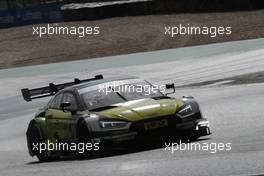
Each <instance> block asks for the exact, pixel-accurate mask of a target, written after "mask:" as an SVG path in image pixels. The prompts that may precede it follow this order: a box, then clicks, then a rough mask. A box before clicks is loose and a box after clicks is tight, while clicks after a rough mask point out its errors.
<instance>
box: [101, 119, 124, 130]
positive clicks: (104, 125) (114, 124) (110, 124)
mask: <svg viewBox="0 0 264 176" xmlns="http://www.w3.org/2000/svg"><path fill="white" fill-rule="evenodd" d="M100 125H101V127H102V128H122V127H125V126H126V125H127V122H123V121H100Z"/></svg>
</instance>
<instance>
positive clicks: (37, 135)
mask: <svg viewBox="0 0 264 176" xmlns="http://www.w3.org/2000/svg"><path fill="white" fill-rule="evenodd" d="M27 137H28V144H29V147H30V149H31V151H32V153H33V154H34V155H36V156H37V158H38V159H39V161H41V162H44V161H50V159H51V158H50V157H48V156H47V151H46V150H45V151H42V152H40V145H41V144H42V143H44V142H45V140H44V138H43V137H42V133H41V129H40V128H39V126H38V125H37V124H35V123H34V124H32V125H30V127H29V130H28V134H27ZM34 145H35V146H36V145H37V146H38V147H37V149H36V148H35V149H34Z"/></svg>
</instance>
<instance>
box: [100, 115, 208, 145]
mask: <svg viewBox="0 0 264 176" xmlns="http://www.w3.org/2000/svg"><path fill="white" fill-rule="evenodd" d="M143 124H144V123H143V122H142V123H138V124H132V125H131V126H130V129H126V130H124V131H119V133H118V134H117V133H108V134H107V135H106V134H105V135H103V136H98V137H97V138H95V140H96V141H98V142H100V143H108V142H122V141H129V140H139V141H146V140H162V139H167V138H170V139H171V138H187V137H194V136H195V138H199V137H202V136H207V135H210V134H211V131H210V123H209V121H208V120H206V119H203V118H201V119H197V120H192V121H186V122H181V123H176V124H174V123H172V124H170V125H169V126H168V127H162V128H159V129H153V130H145V129H144V127H143V126H144V125H143Z"/></svg>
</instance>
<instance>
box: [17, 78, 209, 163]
mask: <svg viewBox="0 0 264 176" xmlns="http://www.w3.org/2000/svg"><path fill="white" fill-rule="evenodd" d="M161 89H162V90H161ZM164 90H165V91H164ZM21 91H22V95H23V98H24V99H25V100H26V101H31V100H33V99H38V98H43V97H48V96H52V98H51V100H50V101H49V102H48V103H47V105H46V106H45V107H43V108H41V109H40V110H39V112H37V113H36V115H35V117H34V119H32V120H31V121H30V123H29V125H28V129H27V132H26V137H27V144H28V151H29V154H30V155H31V156H37V158H38V159H39V160H40V161H46V160H51V159H52V158H53V157H58V156H62V155H64V154H66V155H67V153H68V152H70V153H71V152H72V151H70V149H73V151H75V152H76V149H77V148H78V147H80V144H84V143H86V144H89V145H88V146H87V145H85V147H86V148H85V149H87V148H88V149H89V150H88V149H87V151H85V152H81V153H87V152H92V151H93V150H100V145H103V144H107V143H120V142H121V143H122V142H125V141H133V140H140V139H141V140H146V139H148V140H150V139H153V140H155V139H156V140H159V139H161V138H166V137H177V138H185V139H186V138H187V139H190V140H195V139H198V138H199V137H201V136H206V135H210V134H211V132H210V124H209V121H208V120H206V119H205V118H203V116H202V113H201V110H200V108H199V105H198V103H197V102H196V100H195V99H194V98H193V97H190V96H189V97H182V98H180V99H176V98H173V97H169V96H168V94H170V93H171V94H173V93H175V86H174V84H167V85H164V87H158V86H154V85H153V84H151V83H149V82H148V81H145V80H142V79H140V78H138V77H112V78H104V77H103V75H96V76H95V77H94V78H90V79H85V80H80V79H75V80H74V81H73V82H67V83H63V84H57V85H56V84H54V83H50V84H49V86H46V87H40V88H35V89H28V88H26V89H22V90H21ZM51 144H52V145H51ZM55 144H56V145H55ZM57 144H58V145H57ZM50 146H51V147H50ZM61 146H63V147H65V148H67V150H64V149H65V148H63V150H61V148H60V149H58V148H59V147H61ZM66 146H67V147H66ZM69 146H70V147H69ZM49 147H50V148H49ZM83 148H84V146H83V145H82V149H83ZM78 149H80V148H78ZM78 153H80V152H78Z"/></svg>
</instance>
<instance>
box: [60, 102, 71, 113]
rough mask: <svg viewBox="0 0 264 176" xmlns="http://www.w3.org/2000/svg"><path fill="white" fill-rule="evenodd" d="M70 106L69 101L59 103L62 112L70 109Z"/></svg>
mask: <svg viewBox="0 0 264 176" xmlns="http://www.w3.org/2000/svg"><path fill="white" fill-rule="evenodd" d="M70 106H71V103H70V102H64V103H61V105H60V107H61V109H62V111H63V112H66V111H71V110H70V108H69V107H70Z"/></svg>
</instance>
